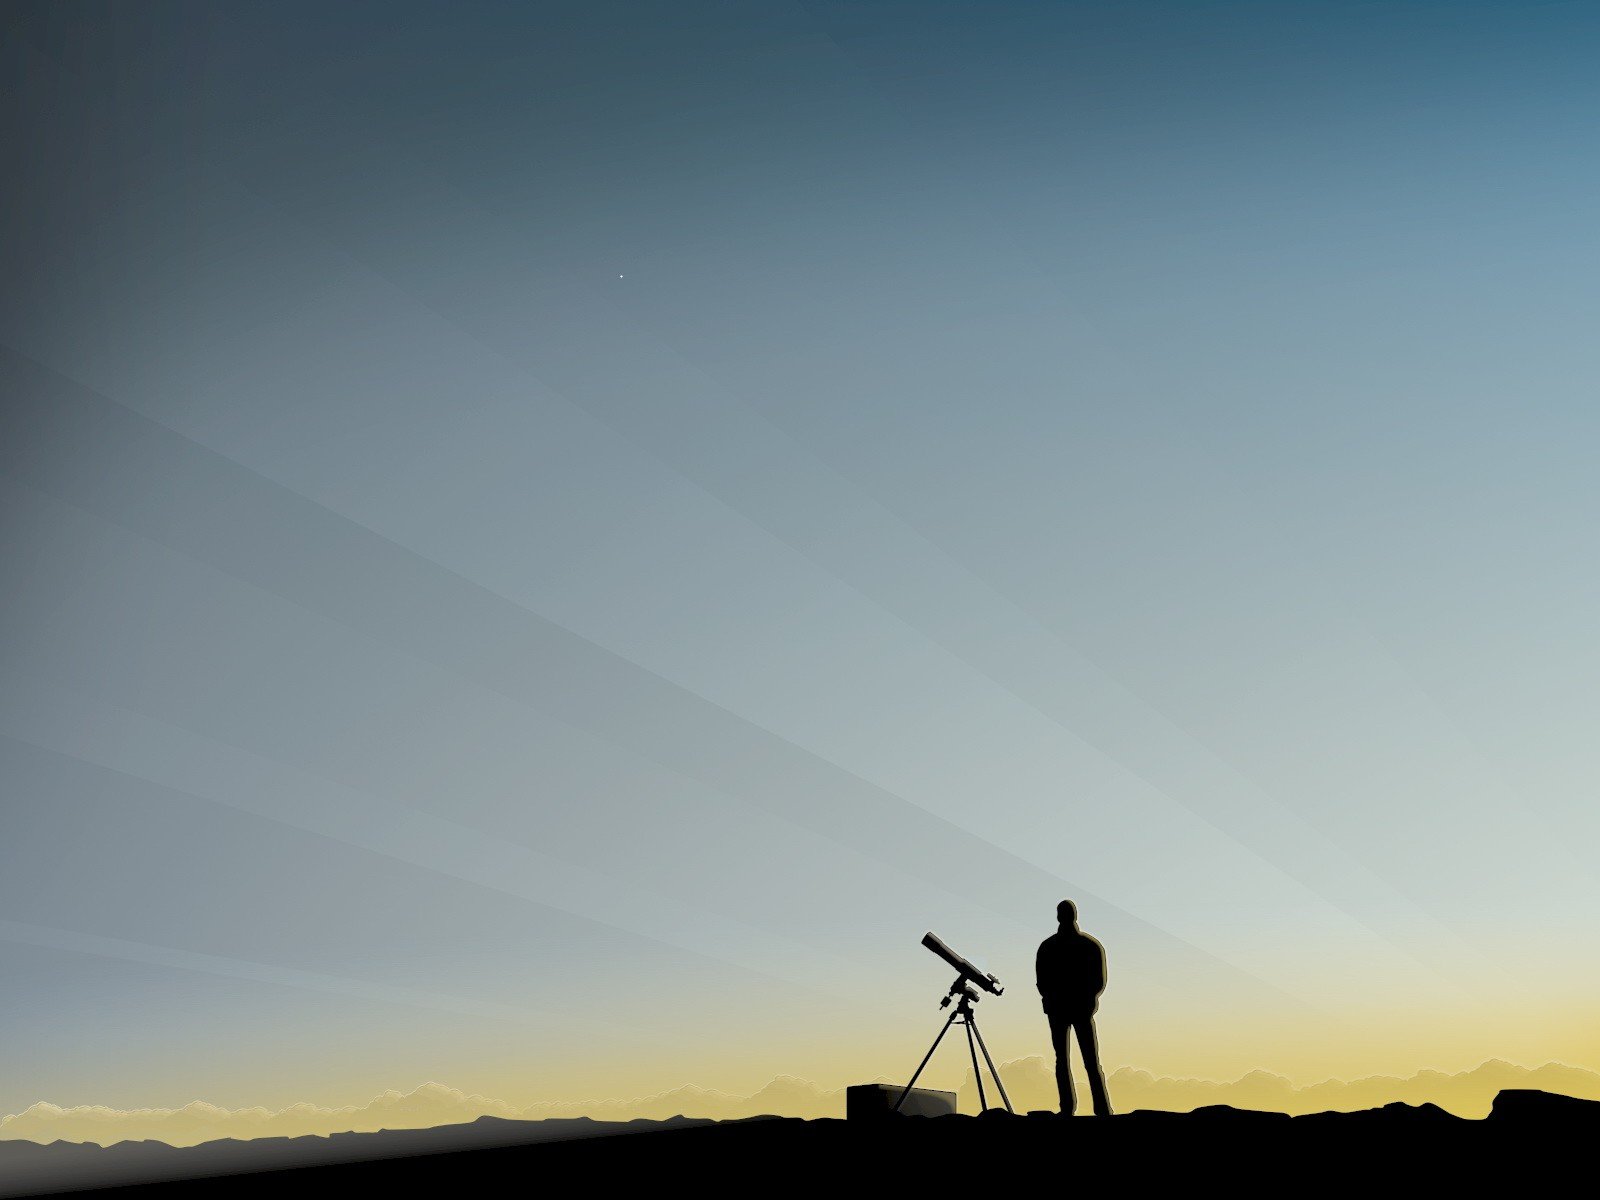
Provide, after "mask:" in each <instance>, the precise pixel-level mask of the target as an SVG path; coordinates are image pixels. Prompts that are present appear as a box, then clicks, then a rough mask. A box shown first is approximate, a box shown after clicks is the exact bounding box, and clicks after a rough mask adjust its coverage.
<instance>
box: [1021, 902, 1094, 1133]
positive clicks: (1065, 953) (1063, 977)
mask: <svg viewBox="0 0 1600 1200" xmlns="http://www.w3.org/2000/svg"><path fill="white" fill-rule="evenodd" d="M1056 920H1057V921H1059V922H1061V928H1059V929H1058V930H1056V932H1055V933H1053V934H1051V935H1050V936H1049V937H1047V938H1045V940H1044V941H1042V942H1040V943H1039V954H1038V956H1037V957H1036V958H1035V959H1034V974H1035V977H1036V978H1037V979H1038V982H1039V995H1040V997H1041V998H1042V999H1043V1000H1044V1011H1045V1015H1046V1016H1048V1017H1049V1018H1050V1043H1051V1044H1052V1045H1053V1046H1054V1047H1055V1049H1056V1088H1057V1089H1058V1090H1059V1091H1060V1093H1061V1112H1062V1115H1063V1116H1069V1117H1070V1116H1071V1115H1072V1112H1073V1109H1075V1108H1076V1107H1077V1097H1076V1096H1074V1095H1073V1092H1072V1064H1071V1062H1070V1061H1068V1056H1067V1035H1068V1034H1069V1033H1071V1032H1072V1031H1073V1030H1077V1033H1078V1052H1079V1053H1080V1054H1082V1055H1083V1070H1084V1074H1086V1075H1088V1076H1089V1093H1090V1095H1091V1096H1092V1097H1093V1099H1094V1111H1095V1115H1096V1116H1098V1117H1109V1116H1110V1115H1111V1101H1110V1099H1108V1098H1107V1096H1106V1079H1105V1076H1104V1075H1103V1074H1101V1071H1100V1046H1099V1043H1098V1042H1096V1041H1095V1036H1094V1014H1095V1010H1096V1009H1097V1008H1099V1007H1100V993H1101V992H1103V991H1105V989H1106V950H1105V947H1104V946H1102V945H1101V944H1100V943H1099V942H1097V941H1095V940H1094V939H1093V938H1092V937H1090V936H1089V935H1088V934H1087V933H1084V932H1083V931H1082V930H1081V929H1079V928H1078V906H1077V905H1076V904H1074V903H1073V902H1072V901H1071V900H1063V901H1062V902H1061V903H1060V904H1058V905H1056Z"/></svg>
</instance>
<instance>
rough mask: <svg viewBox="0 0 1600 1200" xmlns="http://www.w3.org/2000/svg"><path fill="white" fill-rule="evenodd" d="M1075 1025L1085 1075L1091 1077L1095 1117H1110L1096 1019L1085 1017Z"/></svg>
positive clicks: (1091, 1093) (1090, 1090)
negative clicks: (1095, 1026)
mask: <svg viewBox="0 0 1600 1200" xmlns="http://www.w3.org/2000/svg"><path fill="white" fill-rule="evenodd" d="M1073 1024H1074V1026H1075V1027H1076V1028H1077V1030H1078V1051H1079V1053H1081V1054H1082V1055H1083V1073H1084V1074H1085V1075H1087V1076H1088V1077H1089V1095H1090V1096H1091V1097H1092V1098H1093V1099H1094V1115H1095V1116H1097V1117H1109V1116H1110V1115H1111V1099H1110V1097H1109V1096H1107V1095H1106V1077H1105V1075H1104V1073H1103V1072H1102V1071H1101V1070H1100V1041H1099V1039H1098V1038H1096V1037H1095V1034H1094V1017H1092V1016H1084V1017H1083V1018H1082V1019H1080V1020H1078V1021H1075V1022H1073ZM1063 1057H1064V1054H1063Z"/></svg>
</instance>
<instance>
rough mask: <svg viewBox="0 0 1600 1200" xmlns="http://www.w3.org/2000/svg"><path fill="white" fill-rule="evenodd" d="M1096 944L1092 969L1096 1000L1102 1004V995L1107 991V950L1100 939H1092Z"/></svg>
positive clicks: (1091, 963)
mask: <svg viewBox="0 0 1600 1200" xmlns="http://www.w3.org/2000/svg"><path fill="white" fill-rule="evenodd" d="M1089 940H1090V941H1092V942H1094V954H1093V956H1092V957H1091V961H1090V969H1091V971H1092V972H1093V974H1094V999H1095V1003H1096V1004H1098V1003H1099V1002H1100V993H1101V992H1103V991H1105V990H1106V948H1105V947H1104V946H1102V945H1101V944H1100V942H1099V940H1098V939H1096V938H1090V939H1089Z"/></svg>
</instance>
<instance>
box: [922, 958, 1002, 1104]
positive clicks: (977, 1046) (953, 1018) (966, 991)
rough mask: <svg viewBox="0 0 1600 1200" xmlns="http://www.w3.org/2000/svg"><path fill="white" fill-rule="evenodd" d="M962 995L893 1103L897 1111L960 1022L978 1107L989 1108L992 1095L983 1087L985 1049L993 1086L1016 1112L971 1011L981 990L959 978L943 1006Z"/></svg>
mask: <svg viewBox="0 0 1600 1200" xmlns="http://www.w3.org/2000/svg"><path fill="white" fill-rule="evenodd" d="M953 996H959V997H960V999H959V1000H957V1001H956V1007H955V1011H954V1012H952V1013H951V1014H950V1016H949V1018H948V1019H947V1020H946V1021H945V1023H944V1028H943V1029H941V1030H939V1036H938V1037H936V1038H934V1039H933V1045H931V1046H929V1047H928V1052H927V1053H926V1054H924V1055H923V1056H922V1063H921V1065H919V1066H918V1067H917V1073H916V1074H915V1075H913V1076H912V1077H911V1082H910V1083H908V1084H906V1086H905V1090H904V1091H902V1092H901V1093H900V1099H898V1100H896V1101H895V1102H894V1111H895V1112H899V1111H900V1106H901V1105H902V1104H904V1103H905V1102H906V1097H907V1096H909V1095H910V1094H911V1089H912V1088H914V1087H916V1086H917V1080H918V1079H920V1078H921V1077H922V1068H923V1067H926V1066H927V1065H928V1060H929V1059H930V1058H932V1057H933V1052H934V1051H935V1050H937V1049H938V1048H939V1043H940V1042H942V1041H944V1035H945V1034H947V1033H949V1032H950V1026H952V1025H954V1024H956V1022H958V1021H959V1022H960V1023H961V1024H962V1025H965V1026H966V1027H967V1050H968V1051H969V1052H970V1053H971V1055H972V1078H973V1079H975V1080H976V1081H977V1083H978V1108H979V1110H980V1111H981V1112H988V1111H989V1097H988V1096H987V1095H986V1094H985V1093H984V1090H983V1072H982V1071H980V1070H979V1069H978V1051H979V1050H982V1051H983V1061H984V1062H986V1063H988V1064H989V1074H990V1075H991V1076H993V1078H994V1086H995V1088H996V1090H998V1091H999V1093H1000V1099H1001V1100H1003V1101H1005V1106H1006V1111H1007V1112H1009V1113H1014V1112H1016V1111H1017V1110H1016V1109H1014V1108H1012V1107H1011V1097H1010V1096H1008V1095H1006V1085H1005V1084H1003V1083H1001V1082H1000V1072H999V1071H997V1070H995V1068H994V1059H992V1058H990V1057H989V1047H988V1046H986V1045H984V1043H983V1034H981V1033H980V1032H978V1015H977V1014H976V1013H975V1012H973V1011H972V1006H973V1004H974V1003H975V1002H976V1001H977V999H978V993H977V992H976V991H974V990H973V989H972V987H971V986H970V985H968V984H967V983H966V982H965V981H964V980H962V979H960V978H958V979H957V980H956V981H955V982H954V983H952V984H951V985H950V990H949V991H948V992H946V993H945V997H944V999H943V1000H941V1001H939V1007H940V1008H946V1007H948V1006H949V1004H950V1000H951V997H953Z"/></svg>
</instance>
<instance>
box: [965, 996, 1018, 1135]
mask: <svg viewBox="0 0 1600 1200" xmlns="http://www.w3.org/2000/svg"><path fill="white" fill-rule="evenodd" d="M967 1028H968V1029H969V1030H970V1031H971V1032H973V1033H975V1034H977V1036H978V1048H979V1049H980V1050H982V1051H983V1061H984V1062H986V1063H988V1064H989V1074H991V1075H993V1076H994V1086H995V1087H996V1088H998V1089H999V1090H1000V1099H1002V1100H1004V1101H1005V1102H1006V1111H1007V1112H1008V1113H1015V1112H1016V1111H1017V1110H1016V1109H1014V1108H1012V1107H1011V1097H1010V1096H1008V1095H1006V1085H1005V1084H1003V1083H1001V1082H1000V1072H999V1071H997V1070H995V1068H994V1059H992V1058H990V1057H989V1047H988V1044H987V1043H985V1042H984V1040H983V1030H981V1029H979V1028H978V1023H977V1022H976V1021H974V1020H973V1019H972V1018H971V1017H968V1018H967ZM972 1069H973V1070H974V1071H976V1070H977V1069H978V1064H977V1062H976V1061H974V1062H973V1064H972Z"/></svg>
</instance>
